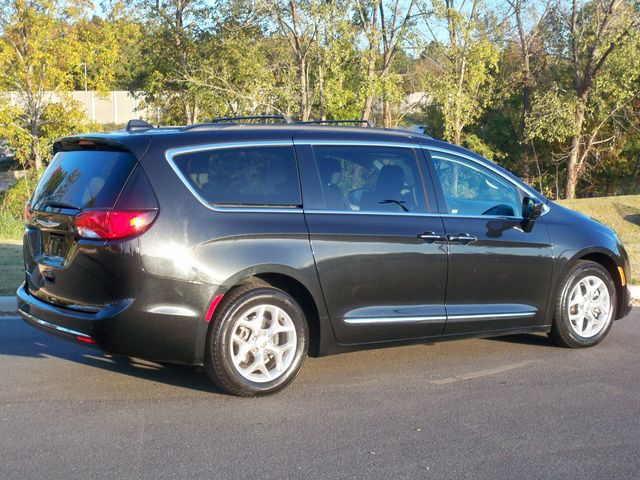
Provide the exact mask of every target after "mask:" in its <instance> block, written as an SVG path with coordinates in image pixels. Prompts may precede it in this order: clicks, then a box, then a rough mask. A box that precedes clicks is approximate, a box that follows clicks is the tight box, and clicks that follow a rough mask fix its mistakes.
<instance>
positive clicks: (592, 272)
mask: <svg viewBox="0 0 640 480" xmlns="http://www.w3.org/2000/svg"><path fill="white" fill-rule="evenodd" d="M588 276H595V277H598V278H600V279H601V280H602V281H603V282H604V284H605V286H606V287H607V290H608V291H609V298H610V301H611V309H612V312H611V318H610V319H609V323H608V324H607V326H606V327H605V328H603V329H602V330H601V331H600V332H599V333H598V334H597V335H595V336H593V337H582V336H580V335H579V334H577V333H576V332H575V331H574V330H573V328H572V327H571V325H570V323H571V321H570V319H569V316H568V313H567V310H568V308H567V307H568V305H567V303H568V301H569V295H570V293H571V291H572V290H573V288H574V287H575V285H576V284H577V283H578V282H579V281H580V280H582V279H583V278H585V277H588ZM616 303H617V299H616V287H615V285H614V283H613V280H612V279H611V275H610V274H609V272H608V271H607V270H606V269H605V268H604V267H602V266H601V265H599V264H597V263H593V262H584V263H580V264H578V265H576V266H575V267H574V268H572V270H571V271H570V272H569V273H568V274H567V277H566V280H565V282H564V284H563V287H562V294H561V296H560V301H559V302H558V305H557V307H556V315H555V322H556V325H554V326H555V327H556V328H557V330H558V332H557V333H558V334H559V335H560V337H561V339H562V340H563V342H564V343H566V344H567V346H570V347H591V346H593V345H597V344H598V343H600V342H601V341H602V340H604V338H605V337H606V336H607V334H608V333H609V330H610V329H611V326H612V325H613V319H614V318H615V316H616Z"/></svg>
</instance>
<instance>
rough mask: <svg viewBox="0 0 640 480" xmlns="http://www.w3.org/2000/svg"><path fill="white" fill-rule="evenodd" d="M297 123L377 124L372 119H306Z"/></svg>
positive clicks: (368, 125) (372, 125)
mask: <svg viewBox="0 0 640 480" xmlns="http://www.w3.org/2000/svg"><path fill="white" fill-rule="evenodd" d="M295 123H296V124H303V125H332V124H335V125H339V124H342V123H361V124H363V125H366V126H367V127H369V128H373V127H374V126H375V125H374V124H373V122H372V121H371V120H305V121H303V122H295Z"/></svg>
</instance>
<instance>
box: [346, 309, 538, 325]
mask: <svg viewBox="0 0 640 480" xmlns="http://www.w3.org/2000/svg"><path fill="white" fill-rule="evenodd" d="M535 314H536V312H513V313H479V314H476V315H466V314H465V315H463V314H461V315H449V316H444V315H431V316H424V317H373V318H345V319H344V323H346V324H348V325H375V324H398V323H429V322H442V321H444V320H454V321H456V320H476V319H477V320H481V319H485V318H527V317H533V316H534V315H535Z"/></svg>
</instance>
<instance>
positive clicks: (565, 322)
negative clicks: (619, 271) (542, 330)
mask: <svg viewBox="0 0 640 480" xmlns="http://www.w3.org/2000/svg"><path fill="white" fill-rule="evenodd" d="M560 285H561V290H560V294H559V295H558V298H557V299H556V304H555V314H554V319H553V325H552V327H551V331H550V332H549V336H550V337H551V339H552V340H553V341H554V343H556V345H558V346H561V347H568V348H584V347H592V346H594V345H597V344H598V343H600V342H601V341H602V340H604V338H605V337H606V336H607V334H608V333H609V330H611V325H612V324H613V319H614V318H615V314H616V304H617V303H616V300H617V299H616V287H615V285H614V283H613V280H612V279H611V275H610V274H609V272H608V271H607V270H606V269H605V268H604V267H603V266H602V265H600V264H599V263H595V262H589V261H583V260H581V261H579V262H577V263H576V264H575V265H573V266H572V267H571V268H570V269H569V271H568V272H567V274H566V275H565V277H564V279H563V281H562V282H561V283H560ZM607 300H608V301H607ZM607 305H608V308H607Z"/></svg>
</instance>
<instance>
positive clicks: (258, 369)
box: [205, 285, 309, 397]
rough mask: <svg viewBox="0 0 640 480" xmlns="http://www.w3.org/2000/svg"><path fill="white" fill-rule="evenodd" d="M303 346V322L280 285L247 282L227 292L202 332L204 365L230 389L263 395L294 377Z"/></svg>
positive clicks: (305, 329) (305, 330)
mask: <svg viewBox="0 0 640 480" xmlns="http://www.w3.org/2000/svg"><path fill="white" fill-rule="evenodd" d="M275 318H277V322H274V319H275ZM308 346H309V332H308V327H307V322H306V320H305V317H304V314H303V312H302V309H301V308H300V306H299V305H298V304H297V303H296V301H295V300H294V299H293V298H292V297H291V296H290V295H288V294H287V293H285V292H283V291H282V290H279V289H276V288H272V287H270V286H261V285H260V286H256V285H248V286H244V287H239V288H237V289H235V290H232V291H230V292H229V293H227V294H226V295H225V297H224V299H223V301H222V303H221V304H220V305H219V307H218V310H217V312H216V315H215V317H214V318H213V319H212V321H211V326H210V327H209V333H208V335H207V345H206V353H205V368H206V371H207V374H208V375H209V377H210V378H211V379H212V380H213V381H214V382H215V383H216V384H217V385H218V386H219V387H221V388H223V389H224V390H226V391H228V392H229V393H232V394H234V395H237V396H242V397H254V396H258V395H268V394H271V393H275V392H277V391H279V390H281V389H283V388H284V387H286V386H287V385H288V384H289V383H291V381H292V380H293V379H294V378H295V377H296V375H297V374H298V372H299V371H300V369H301V368H302V364H303V363H304V360H305V358H306V356H307V350H308Z"/></svg>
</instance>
